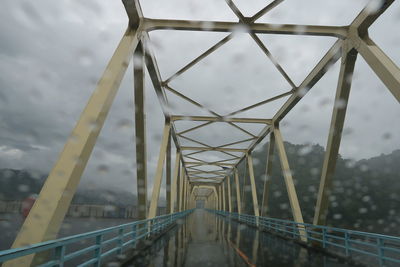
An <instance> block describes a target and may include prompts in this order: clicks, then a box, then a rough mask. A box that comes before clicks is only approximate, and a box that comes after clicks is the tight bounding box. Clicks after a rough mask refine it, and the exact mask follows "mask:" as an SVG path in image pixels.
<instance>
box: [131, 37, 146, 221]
mask: <svg viewBox="0 0 400 267" xmlns="http://www.w3.org/2000/svg"><path fill="white" fill-rule="evenodd" d="M134 59H135V60H133V78H134V94H135V95H134V98H135V137H136V138H135V140H136V141H135V142H136V187H137V203H138V204H137V208H138V214H137V215H138V220H144V219H146V218H147V151H146V114H145V89H144V86H145V85H144V51H143V43H142V42H140V43H139V45H138V46H137V48H136V50H135V53H134Z"/></svg>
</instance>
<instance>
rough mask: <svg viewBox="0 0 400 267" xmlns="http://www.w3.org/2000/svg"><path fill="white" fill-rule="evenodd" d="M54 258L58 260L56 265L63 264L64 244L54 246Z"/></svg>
mask: <svg viewBox="0 0 400 267" xmlns="http://www.w3.org/2000/svg"><path fill="white" fill-rule="evenodd" d="M55 254H56V255H55V256H56V260H57V261H58V262H59V263H58V265H57V266H59V267H63V266H64V255H65V246H59V247H56V251H55Z"/></svg>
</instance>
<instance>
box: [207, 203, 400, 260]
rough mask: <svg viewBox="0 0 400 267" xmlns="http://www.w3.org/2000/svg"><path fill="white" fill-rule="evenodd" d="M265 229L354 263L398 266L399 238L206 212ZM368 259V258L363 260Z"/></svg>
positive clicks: (241, 215) (220, 212)
mask: <svg viewBox="0 0 400 267" xmlns="http://www.w3.org/2000/svg"><path fill="white" fill-rule="evenodd" d="M208 211H210V212H213V213H216V214H218V215H222V216H226V217H228V218H229V219H235V220H238V221H239V222H243V223H246V224H249V225H253V226H256V227H259V228H261V229H264V230H268V231H274V232H277V233H279V234H282V235H285V236H287V237H290V238H293V239H298V240H299V241H302V242H304V241H305V240H306V242H308V243H314V244H317V245H320V246H321V247H322V248H325V249H329V251H330V252H333V253H336V254H340V255H343V256H346V257H349V258H353V259H354V260H356V261H368V262H369V263H372V262H371V260H374V261H376V262H375V263H372V264H375V265H376V264H379V265H380V266H390V265H393V266H399V265H398V264H400V237H395V236H388V235H381V234H374V233H366V232H360V231H353V230H346V229H341V228H334V227H327V226H319V225H313V224H307V223H296V222H293V221H288V220H281V219H275V218H268V217H257V216H254V215H247V214H238V213H230V212H226V211H217V210H208ZM365 256H367V258H365Z"/></svg>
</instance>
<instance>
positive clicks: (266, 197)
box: [261, 133, 275, 216]
mask: <svg viewBox="0 0 400 267" xmlns="http://www.w3.org/2000/svg"><path fill="white" fill-rule="evenodd" d="M274 150H275V136H274V133H271V134H270V139H269V145H268V156H267V166H266V168H265V181H264V192H263V200H262V205H261V216H266V215H267V213H268V201H269V190H270V185H271V178H272V162H273V160H274Z"/></svg>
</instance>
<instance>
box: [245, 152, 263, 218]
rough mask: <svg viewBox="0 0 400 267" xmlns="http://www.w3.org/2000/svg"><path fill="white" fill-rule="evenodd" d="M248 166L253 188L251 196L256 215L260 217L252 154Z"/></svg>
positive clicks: (248, 156)
mask: <svg viewBox="0 0 400 267" xmlns="http://www.w3.org/2000/svg"><path fill="white" fill-rule="evenodd" d="M247 164H248V168H249V178H250V186H251V196H252V198H253V210H254V215H255V216H260V208H259V206H258V199H257V189H256V180H255V177H254V169H253V157H252V156H251V154H248V155H247Z"/></svg>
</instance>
